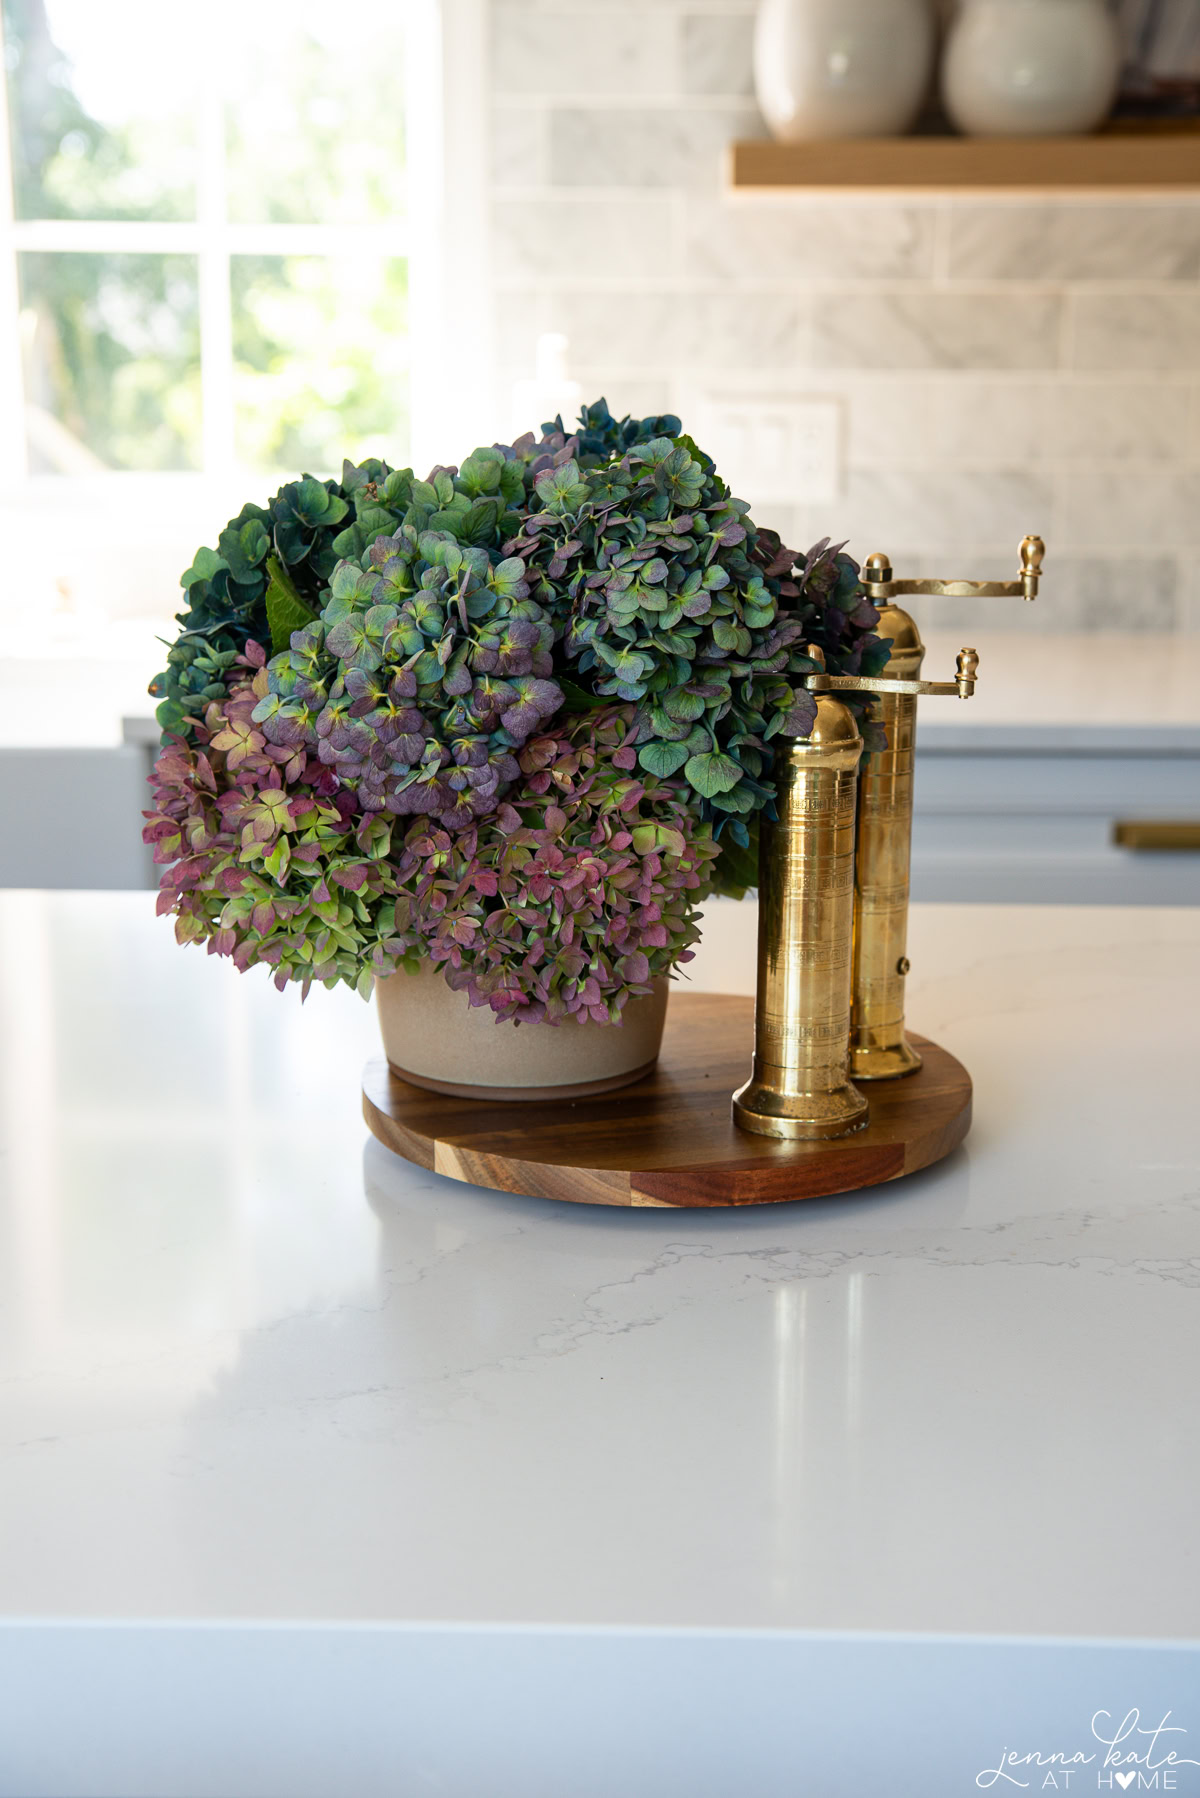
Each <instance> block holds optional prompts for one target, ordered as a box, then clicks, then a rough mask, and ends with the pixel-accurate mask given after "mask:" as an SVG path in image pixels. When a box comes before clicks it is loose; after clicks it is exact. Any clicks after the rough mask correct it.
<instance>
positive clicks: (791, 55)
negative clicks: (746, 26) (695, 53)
mask: <svg viewBox="0 0 1200 1798" xmlns="http://www.w3.org/2000/svg"><path fill="white" fill-rule="evenodd" d="M933 51H934V25H933V17H932V14H931V11H930V7H929V4H928V0H760V4H759V9H758V20H757V23H756V26H755V33H754V81H755V86H756V88H757V90H758V103H759V105H760V107H761V108H762V113H763V117H764V118H765V119H766V121H767V124H768V125H769V126H770V128H771V133H772V135H773V136H774V137H777V138H779V139H781V140H782V142H784V143H797V142H799V141H800V140H801V139H804V138H820V137H889V136H893V135H894V134H896V133H897V132H902V131H907V130H908V128H909V126H910V125H911V124H912V122H913V120H914V119H915V118H916V116H917V112H918V111H919V109H920V106H921V102H922V101H923V100H924V98H925V95H926V92H927V91H928V88H929V81H930V77H931V74H932V71H933Z"/></svg>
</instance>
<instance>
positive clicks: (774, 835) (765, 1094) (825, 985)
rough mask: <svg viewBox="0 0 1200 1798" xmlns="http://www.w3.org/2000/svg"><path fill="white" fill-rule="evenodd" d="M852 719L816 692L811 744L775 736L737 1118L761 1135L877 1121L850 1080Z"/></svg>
mask: <svg viewBox="0 0 1200 1798" xmlns="http://www.w3.org/2000/svg"><path fill="white" fill-rule="evenodd" d="M861 755H862V738H861V736H860V735H859V731H858V726H857V724H856V723H855V721H854V715H853V713H852V712H851V711H850V710H849V708H848V707H846V706H844V705H843V704H842V703H841V701H840V700H837V699H834V698H832V697H831V696H830V695H828V694H821V695H820V696H819V697H818V699H817V717H816V722H815V723H814V725H813V729H812V734H811V736H810V737H808V738H807V739H796V740H792V741H789V742H787V743H786V745H785V743H784V741H783V739H779V738H777V739H776V757H775V767H774V775H775V780H776V786H777V789H778V797H777V800H776V806H777V811H778V820H777V821H776V822H771V821H770V820H767V819H764V820H763V824H762V829H761V839H760V843H761V846H760V859H759V889H758V992H757V997H756V1000H755V1008H754V1065H753V1069H752V1072H751V1076H750V1079H749V1080H748V1081H747V1083H746V1085H745V1086H743V1087H742V1088H741V1090H740V1091H739V1092H737V1093H735V1094H734V1098H733V1116H734V1122H735V1123H737V1124H738V1125H740V1127H741V1128H742V1129H743V1130H751V1131H753V1132H755V1133H756V1134H757V1135H759V1136H777V1137H786V1138H792V1139H794V1138H799V1139H805V1138H808V1139H821V1138H827V1137H834V1136H844V1135H846V1134H847V1133H848V1132H850V1131H852V1130H856V1129H859V1128H861V1126H862V1125H863V1124H865V1123H866V1121H867V1101H866V1100H865V1099H864V1098H863V1096H862V1094H861V1093H859V1092H856V1091H855V1089H854V1087H853V1086H851V1085H850V1082H849V1080H848V1078H847V1072H848V1061H849V1050H850V980H851V950H852V931H853V921H854V804H855V789H856V785H857V774H858V763H859V758H860V756H861Z"/></svg>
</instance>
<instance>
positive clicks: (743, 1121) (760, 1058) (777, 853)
mask: <svg viewBox="0 0 1200 1798" xmlns="http://www.w3.org/2000/svg"><path fill="white" fill-rule="evenodd" d="M807 653H808V655H809V657H810V659H811V660H813V661H814V662H816V663H817V664H818V668H817V672H815V673H813V674H809V675H806V676H805V679H804V685H805V686H806V687H807V688H808V690H809V691H810V692H811V693H814V694H815V695H816V699H817V716H816V720H815V722H814V724H813V728H812V733H811V735H810V736H809V737H807V738H801V739H795V740H789V741H787V742H786V744H785V745H782V746H780V747H778V748H777V749H776V755H775V767H774V776H775V783H776V789H777V793H776V801H775V804H776V811H777V814H778V815H777V818H776V820H775V821H771V820H770V819H766V818H764V820H763V823H762V827H761V834H760V840H759V875H758V986H757V993H756V998H755V1005H754V1065H753V1068H752V1070H751V1074H750V1079H749V1080H748V1081H747V1083H746V1085H745V1086H743V1087H742V1088H741V1089H740V1091H738V1092H736V1093H735V1094H734V1097H733V1117H734V1122H735V1123H736V1124H738V1125H739V1126H740V1127H741V1128H742V1129H743V1130H751V1131H754V1132H755V1133H756V1134H757V1135H759V1136H776V1137H786V1138H790V1139H797V1138H799V1139H809V1140H819V1139H822V1138H829V1137H836V1136H845V1135H847V1134H849V1132H851V1131H853V1130H858V1129H861V1127H862V1126H863V1125H864V1124H865V1123H866V1121H867V1101H866V1100H865V1099H864V1098H863V1096H862V1094H861V1093H860V1092H859V1091H858V1090H857V1089H856V1088H855V1087H854V1086H852V1085H851V1084H850V1080H849V1077H848V1076H849V1061H850V1000H851V952H852V938H853V926H854V825H855V801H856V797H857V785H858V764H859V758H860V757H861V755H862V747H863V745H862V737H861V736H860V735H859V730H858V726H857V724H856V723H855V721H854V714H853V712H851V711H850V709H849V707H848V706H846V705H843V704H842V702H841V701H840V700H839V699H836V698H835V697H834V694H835V692H839V691H840V692H847V691H848V692H858V693H863V692H867V693H887V694H893V693H900V694H905V695H908V696H910V697H914V696H915V695H916V694H918V693H957V694H959V695H960V696H961V697H962V698H964V699H965V698H967V697H969V695H970V694H971V693H973V692H974V691H975V670H976V668H977V666H978V662H979V658H978V656H977V655H976V654H975V651H974V650H973V649H964V650H962V651H961V652H960V654H959V657H958V673H957V678H956V679H955V680H953V681H920V680H905V679H891V678H889V677H887V676H884V675H880V676H878V677H875V678H871V677H868V676H865V675H852V674H850V675H843V674H834V675H830V674H826V673H825V671H824V657H823V655H822V653H821V651H820V650H819V649H813V648H810V649H809V650H808V651H807ZM779 741H780V740H779V739H777V742H779Z"/></svg>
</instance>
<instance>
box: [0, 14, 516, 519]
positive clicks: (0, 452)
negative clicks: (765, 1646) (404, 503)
mask: <svg viewBox="0 0 1200 1798" xmlns="http://www.w3.org/2000/svg"><path fill="white" fill-rule="evenodd" d="M487 11H488V9H487V5H486V0H404V24H405V30H406V59H405V60H406V71H407V93H406V124H407V130H406V139H407V145H408V176H409V211H408V216H407V218H406V219H405V220H404V221H402V222H397V223H388V222H383V223H378V224H371V225H362V226H339V225H280V224H262V225H241V224H236V223H233V222H231V221H230V219H229V217H228V213H227V208H226V193H225V152H224V130H223V115H222V106H221V101H220V97H219V92H218V89H217V87H216V83H215V82H206V83H205V84H204V95H205V100H204V106H203V112H202V117H201V121H200V126H201V129H200V145H199V148H200V159H199V172H198V191H197V217H196V219H195V220H194V221H189V222H187V223H174V222H172V223H168V222H152V221H144V222H142V221H138V222H126V221H108V220H90V219H88V220H74V219H18V218H17V217H16V216H15V210H14V203H13V182H12V173H13V171H12V167H11V155H10V143H11V138H10V133H9V119H8V95H7V84H6V81H5V79H4V78H3V73H2V69H0V491H2V492H3V493H4V494H5V495H7V496H10V497H11V496H12V495H13V494H14V492H16V493H20V492H21V491H24V492H27V493H28V494H29V495H30V497H31V498H35V497H36V498H37V499H39V500H42V501H44V500H45V499H46V497H48V495H49V493H50V492H51V491H52V492H53V494H54V495H55V497H58V498H65V497H69V495H70V493H71V491H72V490H74V489H76V488H77V487H78V486H79V485H80V484H81V483H82V484H83V485H84V486H86V489H87V490H89V491H92V492H94V490H95V488H96V486H97V484H98V483H101V482H106V481H109V480H124V481H128V480H129V478H130V477H129V475H128V474H127V473H125V472H123V471H118V470H113V471H111V472H107V471H106V472H105V473H103V474H97V475H95V476H83V477H77V476H72V475H66V474H36V475H34V474H31V473H30V471H29V466H28V457H27V453H26V435H25V421H24V382H23V374H22V367H21V351H20V340H19V331H18V321H19V309H20V308H19V295H18V282H17V256H18V254H19V253H20V252H22V251H29V250H52V251H109V252H114V253H116V252H134V253H142V254H146V253H150V254H185V255H192V256H195V257H196V259H197V268H198V287H199V312H200V389H201V402H202V414H201V415H202V467H201V473H200V474H199V475H198V476H190V477H189V476H186V475H185V476H182V477H181V476H180V475H179V474H169V473H164V474H153V473H145V474H138V475H137V476H136V477H134V478H136V479H137V480H138V482H139V483H141V482H147V483H151V482H169V483H172V484H174V485H175V486H176V487H178V485H179V483H180V481H181V480H183V481H195V480H200V481H203V482H205V483H206V484H212V483H214V482H219V483H221V485H222V486H224V485H226V484H227V483H228V481H229V478H230V477H231V475H232V473H233V471H234V467H235V458H234V406H233V378H232V377H233V330H232V324H233V309H232V298H231V290H230V259H231V257H232V256H234V255H237V254H253V255H277V256H297V255H318V256H344V255H347V254H357V255H364V254H365V255H370V256H378V257H388V256H404V257H406V258H407V260H408V276H409V321H410V341H411V343H412V345H413V349H414V353H413V355H412V357H411V362H410V409H411V420H412V444H411V447H412V454H413V462H414V466H416V467H417V468H418V469H421V470H422V471H423V470H424V468H425V467H427V466H428V465H430V464H431V463H433V462H435V461H448V460H455V461H457V460H458V459H460V458H461V456H462V455H463V454H465V451H466V449H468V448H470V447H471V446H472V445H473V444H474V443H476V442H477V441H482V440H483V438H484V437H485V436H487V435H489V434H490V432H489V428H488V427H489V425H490V422H491V413H492V404H491V395H492V375H491V369H492V358H491V333H490V327H489V325H488V323H487V321H486V318H485V320H484V322H482V323H481V321H480V318H479V314H480V311H481V309H482V310H483V311H484V312H485V313H486V296H487V294H488V293H489V290H490V282H489V279H488V272H489V271H488V231H487V190H486V180H487V170H488V139H489V133H488V130H487V114H486V101H487V92H486V55H487ZM219 16H220V13H219V9H216V10H215V11H214V17H218V18H219ZM217 47H218V46H217V44H216V36H215V30H214V32H213V34H212V35H211V36H209V37H207V38H205V37H203V35H202V36H201V39H200V41H199V43H198V45H197V48H198V50H199V51H200V53H203V52H204V50H205V49H207V50H208V52H209V53H210V54H211V53H215V51H216V49H217ZM2 56H3V21H2V18H0V62H2ZM299 472H300V471H299V470H296V473H299ZM219 522H220V521H217V523H215V524H214V533H215V530H216V529H217V528H218V525H219Z"/></svg>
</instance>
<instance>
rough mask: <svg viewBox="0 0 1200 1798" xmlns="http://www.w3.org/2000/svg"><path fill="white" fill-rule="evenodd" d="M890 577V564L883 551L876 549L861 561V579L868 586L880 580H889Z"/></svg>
mask: <svg viewBox="0 0 1200 1798" xmlns="http://www.w3.org/2000/svg"><path fill="white" fill-rule="evenodd" d="M891 578H892V564H891V562H890V560H889V559H888V557H887V556H885V555H884V553H883V551H882V550H878V549H877V550H876V551H875V553H874V555H870V556H868V557H867V559H866V561H865V562H864V563H863V580H864V581H866V583H867V584H868V585H869V586H875V585H877V584H878V583H879V582H881V581H890V580H891Z"/></svg>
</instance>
